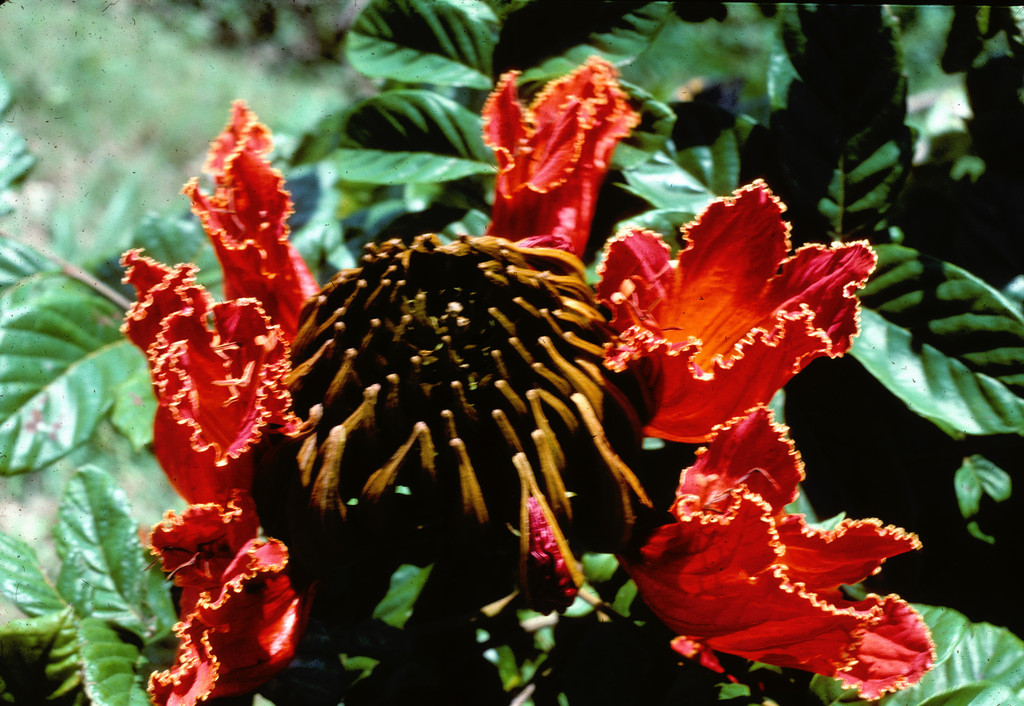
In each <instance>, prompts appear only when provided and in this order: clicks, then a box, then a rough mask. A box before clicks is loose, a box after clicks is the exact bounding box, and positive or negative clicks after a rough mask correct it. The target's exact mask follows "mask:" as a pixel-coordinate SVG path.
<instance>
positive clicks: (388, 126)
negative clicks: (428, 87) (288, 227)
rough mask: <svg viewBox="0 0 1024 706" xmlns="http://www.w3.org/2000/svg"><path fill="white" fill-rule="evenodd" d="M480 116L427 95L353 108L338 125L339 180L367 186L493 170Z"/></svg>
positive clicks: (394, 94) (395, 95) (380, 99)
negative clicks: (340, 129)
mask: <svg viewBox="0 0 1024 706" xmlns="http://www.w3.org/2000/svg"><path fill="white" fill-rule="evenodd" d="M481 131H482V122H481V118H480V116H479V115H477V114H476V113H473V112H472V111H470V110H468V109H466V108H464V107H462V106H461V105H459V104H458V103H456V102H455V101H452V100H449V99H447V98H444V97H442V96H439V95H437V94H435V93H431V92H429V91H390V92H388V93H384V94H382V95H380V96H376V97H374V98H370V99H367V100H365V101H362V102H361V103H358V104H357V105H355V106H354V107H353V108H352V110H351V112H349V113H348V115H347V117H346V119H345V121H344V124H343V126H342V132H343V136H342V141H341V149H340V150H338V152H337V153H336V162H337V165H338V174H339V176H340V177H341V178H342V179H344V180H346V181H354V182H363V183H368V184H408V183H417V182H441V181H451V180H453V179H459V178H461V177H464V176H469V175H471V174H486V173H490V172H493V171H494V167H493V166H492V165H491V155H490V151H489V150H488V149H487V148H486V147H485V146H484V143H483V137H482V135H481Z"/></svg>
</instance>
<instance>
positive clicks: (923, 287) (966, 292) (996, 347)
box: [852, 245, 1024, 438]
mask: <svg viewBox="0 0 1024 706" xmlns="http://www.w3.org/2000/svg"><path fill="white" fill-rule="evenodd" d="M876 250H877V252H878V254H879V264H878V269H877V270H876V272H875V274H874V276H873V277H872V279H871V281H870V282H869V283H868V286H867V287H866V288H865V289H864V290H863V291H862V293H861V299H862V301H863V303H864V309H863V311H862V312H861V334H860V336H859V337H858V338H857V339H855V341H854V345H853V350H852V353H853V355H854V357H855V358H856V359H857V360H858V361H860V362H861V363H862V364H863V365H864V367H866V368H867V369H868V370H869V371H870V372H871V373H872V375H874V376H875V377H876V378H877V379H878V380H879V381H880V382H881V383H882V384H883V385H885V386H886V387H887V388H888V389H889V390H890V391H891V392H893V394H895V395H896V396H897V397H899V398H900V399H901V400H903V401H904V403H906V404H907V406H908V407H909V408H910V409H912V410H913V411H914V412H916V413H917V414H920V415H921V416H922V417H925V418H926V419H930V420H931V421H932V422H934V423H935V424H937V425H938V426H939V427H940V428H942V429H943V430H944V431H946V432H947V433H948V434H950V435H952V436H954V437H957V438H959V437H960V436H963V435H964V434H1001V433H1022V432H1024V399H1022V398H1021V397H1020V395H1021V394H1022V393H1024V317H1022V316H1021V314H1020V312H1019V311H1018V309H1017V308H1016V307H1015V306H1014V305H1013V304H1012V303H1011V302H1010V301H1008V300H1007V299H1006V298H1005V297H1004V296H1003V295H1002V294H1000V293H999V292H998V291H997V290H995V289H994V288H992V287H990V286H989V285H988V284H986V283H985V282H983V281H982V280H980V279H978V278H977V277H975V276H973V275H971V274H970V273H968V272H966V271H964V270H962V269H960V268H959V267H956V266H955V265H951V264H949V263H945V262H942V261H939V260H936V259H934V258H930V257H928V256H926V255H922V254H921V253H918V252H917V251H916V250H913V249H911V248H906V247H903V246H899V245H881V246H878V247H877V248H876Z"/></svg>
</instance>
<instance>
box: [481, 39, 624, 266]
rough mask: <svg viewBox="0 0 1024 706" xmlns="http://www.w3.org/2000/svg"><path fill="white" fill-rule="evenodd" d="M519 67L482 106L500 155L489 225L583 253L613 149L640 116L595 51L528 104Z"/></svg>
mask: <svg viewBox="0 0 1024 706" xmlns="http://www.w3.org/2000/svg"><path fill="white" fill-rule="evenodd" d="M518 76H519V73H518V72H517V71H510V72H508V73H506V74H504V75H502V77H501V79H500V80H499V82H498V86H497V88H496V89H495V90H494V92H493V93H492V94H491V97H490V98H489V99H488V101H487V104H486V105H485V106H484V141H485V142H486V143H487V144H488V145H489V146H490V147H491V148H493V149H494V154H495V157H496V158H497V160H498V177H497V182H496V185H495V195H494V208H493V212H492V215H491V218H492V220H491V225H490V227H489V228H488V230H487V232H488V234H490V235H496V236H499V237H502V238H507V239H508V240H523V239H529V240H526V242H525V243H524V244H526V245H538V244H543V245H547V246H551V247H558V248H561V249H563V250H568V251H569V252H572V253H575V254H577V255H579V254H580V253H582V252H583V249H584V248H585V247H586V244H587V238H588V237H589V235H590V223H591V221H592V220H593V218H594V208H595V206H596V200H597V193H598V191H599V190H600V188H601V182H603V181H604V177H605V174H606V173H607V172H608V168H609V163H610V161H611V157H612V152H613V151H614V150H615V146H616V145H617V144H618V143H619V140H621V139H622V138H624V137H626V136H627V135H629V132H630V130H631V129H632V128H633V127H634V126H636V125H637V123H638V122H639V121H640V116H639V115H638V114H637V113H636V112H635V111H634V110H633V109H632V108H630V107H629V103H628V102H627V100H628V96H627V95H626V94H625V93H624V92H623V91H622V89H621V88H619V85H618V83H617V82H616V80H615V69H614V68H613V67H612V65H611V64H609V63H608V62H607V61H605V60H603V59H599V58H597V57H594V58H591V59H590V60H589V61H587V63H586V64H584V65H583V66H581V67H580V68H579V69H577V70H576V71H574V72H573V73H571V74H569V75H568V76H566V77H564V78H561V79H558V80H555V81H552V82H551V83H549V84H548V85H547V86H545V88H544V89H543V90H542V91H541V92H540V93H539V94H538V95H537V96H536V98H534V100H533V102H532V103H531V104H530V106H529V107H526V106H524V105H523V104H522V103H520V102H519V98H518V96H517V92H516V78H517V77H518Z"/></svg>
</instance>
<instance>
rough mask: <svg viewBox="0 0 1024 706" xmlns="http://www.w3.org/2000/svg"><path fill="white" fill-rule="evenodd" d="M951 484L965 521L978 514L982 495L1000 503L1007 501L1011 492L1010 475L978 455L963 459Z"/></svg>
mask: <svg viewBox="0 0 1024 706" xmlns="http://www.w3.org/2000/svg"><path fill="white" fill-rule="evenodd" d="M953 482H954V483H955V484H956V499H957V503H958V504H959V505H960V514H961V515H963V516H964V518H965V519H969V518H971V517H974V516H975V515H977V514H978V509H979V507H980V505H981V496H982V495H983V494H984V495H988V496H989V497H990V498H992V499H993V500H995V501H996V502H1002V501H1004V500H1007V499H1009V497H1010V493H1011V490H1012V481H1011V480H1010V474H1009V473H1007V472H1006V471H1004V470H1003V469H1002V468H1000V467H999V466H997V465H996V464H994V463H992V462H991V461H989V460H988V459H986V458H985V457H984V456H981V455H979V454H974V455H973V456H970V457H968V458H965V459H964V462H963V465H961V466H960V468H959V469H958V470H957V472H956V475H955V476H954V478H953Z"/></svg>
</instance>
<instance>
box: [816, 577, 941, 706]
mask: <svg viewBox="0 0 1024 706" xmlns="http://www.w3.org/2000/svg"><path fill="white" fill-rule="evenodd" d="M871 598H877V597H871ZM934 664H935V645H934V643H933V642H932V639H931V636H930V635H929V633H928V626H927V625H925V623H924V620H922V619H921V616H920V615H918V614H917V611H915V610H914V609H913V608H911V607H910V606H909V605H907V604H906V603H905V602H904V601H902V600H900V599H899V598H898V597H897V596H886V597H885V598H883V599H881V613H880V615H878V616H877V617H876V618H875V619H874V620H873V621H872V622H871V623H870V625H868V626H867V627H866V628H865V631H864V634H863V636H862V642H861V643H860V644H859V645H858V646H857V649H856V651H855V652H854V653H853V654H852V655H850V664H849V665H848V666H847V667H844V668H842V669H840V670H838V671H837V672H836V673H835V674H832V675H831V676H835V677H838V678H839V679H840V680H841V681H842V682H843V686H845V687H847V688H856V689H857V690H858V691H859V692H860V695H861V696H862V697H863V698H865V699H877V698H881V697H882V696H885V695H886V694H889V693H892V692H894V691H899V690H900V689H904V688H906V687H908V686H911V685H913V684H916V683H917V682H919V681H921V677H923V676H924V675H925V673H926V672H927V671H928V670H929V669H931V668H932V666H933V665H934Z"/></svg>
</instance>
